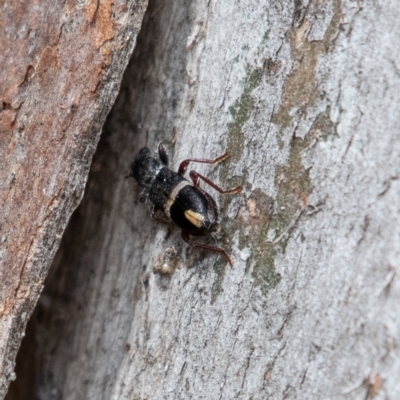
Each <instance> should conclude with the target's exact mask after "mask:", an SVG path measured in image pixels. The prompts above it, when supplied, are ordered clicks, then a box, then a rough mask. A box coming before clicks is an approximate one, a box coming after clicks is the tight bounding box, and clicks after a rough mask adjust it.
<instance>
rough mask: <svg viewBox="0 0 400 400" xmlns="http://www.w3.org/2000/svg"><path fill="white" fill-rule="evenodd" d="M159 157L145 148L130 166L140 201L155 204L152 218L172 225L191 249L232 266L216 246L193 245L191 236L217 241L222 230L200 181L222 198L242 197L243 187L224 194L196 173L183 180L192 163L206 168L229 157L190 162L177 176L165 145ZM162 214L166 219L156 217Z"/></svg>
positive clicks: (181, 167)
mask: <svg viewBox="0 0 400 400" xmlns="http://www.w3.org/2000/svg"><path fill="white" fill-rule="evenodd" d="M158 156H159V159H156V158H155V157H153V156H152V154H151V152H150V150H149V149H148V148H147V147H144V148H143V149H141V150H140V151H139V153H138V154H137V155H136V157H135V158H134V160H133V162H132V164H131V168H130V169H131V170H130V176H132V177H133V178H135V180H136V181H137V183H138V184H139V186H140V187H141V188H142V189H143V192H142V197H141V201H142V202H145V201H146V200H147V199H149V200H150V201H151V202H152V203H153V211H152V217H153V218H154V219H155V220H157V221H160V222H163V223H166V224H168V225H170V226H171V222H173V223H174V224H175V225H177V226H178V227H179V228H180V229H181V230H182V239H183V240H184V241H185V242H186V243H187V244H189V245H190V246H193V247H197V248H201V249H205V250H210V251H214V252H217V253H220V254H222V255H223V256H224V257H225V258H226V260H227V261H228V263H229V264H230V265H231V266H233V262H232V260H231V258H230V257H229V255H228V253H227V252H226V251H225V250H224V249H222V248H220V247H216V246H212V245H209V244H202V243H196V242H193V241H192V240H191V239H190V235H193V236H210V237H211V238H212V239H213V240H214V241H216V239H217V234H218V233H219V231H220V229H221V227H220V224H219V219H218V208H217V205H216V203H215V201H214V199H213V198H212V197H211V195H210V194H209V193H207V192H206V191H205V190H202V189H200V180H203V181H204V182H205V183H207V184H208V185H210V186H211V187H212V188H214V189H215V190H217V191H218V192H219V193H223V194H234V193H239V192H240V191H241V190H242V187H241V186H238V187H236V188H235V189H231V190H223V189H221V188H220V187H219V186H217V185H216V184H215V183H214V182H212V181H210V180H209V179H207V178H206V177H204V176H203V175H200V174H199V173H197V172H196V171H190V173H189V175H190V178H191V180H192V182H190V181H188V180H187V179H185V178H184V177H183V175H184V174H185V172H186V170H187V167H188V165H189V163H190V162H197V163H203V164H218V163H220V162H221V161H223V160H225V159H226V158H228V157H229V154H228V153H225V154H224V155H222V156H221V157H218V158H216V159H215V160H206V159H198V158H189V159H187V160H184V161H182V162H181V164H180V166H179V169H178V172H174V171H172V170H170V169H169V168H168V155H167V152H166V150H165V148H164V146H163V144H162V143H160V145H159V146H158ZM158 211H162V212H163V213H164V216H163V217H158V216H157V215H156V213H157V212H158Z"/></svg>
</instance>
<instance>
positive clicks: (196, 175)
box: [189, 171, 242, 194]
mask: <svg viewBox="0 0 400 400" xmlns="http://www.w3.org/2000/svg"><path fill="white" fill-rule="evenodd" d="M189 175H190V177H191V178H192V181H193V185H194V186H196V187H199V185H200V182H199V179H201V180H203V181H204V182H205V183H207V184H209V185H210V186H211V187H213V188H214V189H215V190H216V191H218V192H220V193H222V194H236V193H239V192H241V191H242V186H241V185H239V186H238V187H235V188H234V189H228V190H224V189H222V188H220V187H219V186H217V185H216V184H215V183H214V182H213V181H211V180H210V179H208V178H206V177H205V176H203V175H200V174H199V173H198V172H196V171H190V174H189Z"/></svg>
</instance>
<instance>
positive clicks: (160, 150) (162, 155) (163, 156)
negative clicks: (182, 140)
mask: <svg viewBox="0 0 400 400" xmlns="http://www.w3.org/2000/svg"><path fill="white" fill-rule="evenodd" d="M158 156H159V157H160V160H161V162H162V163H163V164H164V165H165V166H166V167H168V153H167V150H165V147H164V144H163V142H160V144H159V145H158Z"/></svg>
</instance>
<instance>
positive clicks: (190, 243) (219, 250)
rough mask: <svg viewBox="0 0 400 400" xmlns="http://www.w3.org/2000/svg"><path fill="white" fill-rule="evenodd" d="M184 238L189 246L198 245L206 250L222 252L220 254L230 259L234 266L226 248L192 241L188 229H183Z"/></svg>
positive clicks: (230, 263) (231, 264) (229, 261)
mask: <svg viewBox="0 0 400 400" xmlns="http://www.w3.org/2000/svg"><path fill="white" fill-rule="evenodd" d="M182 239H183V240H184V241H185V242H186V243H187V244H188V245H189V246H192V247H197V248H198V249H204V250H208V251H213V252H215V253H220V254H222V255H223V256H224V257H225V259H226V261H228V263H229V265H230V266H231V267H232V268H233V261H232V259H231V258H230V256H229V254H228V253H227V252H226V251H225V250H224V249H222V248H221V247H216V246H210V245H207V244H200V243H196V242H192V241H191V240H190V237H189V233H188V232H186V231H182Z"/></svg>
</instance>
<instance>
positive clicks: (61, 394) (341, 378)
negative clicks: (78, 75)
mask: <svg viewBox="0 0 400 400" xmlns="http://www.w3.org/2000/svg"><path fill="white" fill-rule="evenodd" d="M399 18H400V8H399V7H398V3H397V2H395V1H390V0H389V1H385V2H383V1H357V2H355V1H350V0H347V1H345V0H343V1H340V0H330V1H326V2H320V1H317V0H315V1H306V0H304V1H300V0H299V1H297V0H296V1H292V2H290V1H287V2H284V1H282V2H281V1H272V0H271V1H261V2H260V1H256V0H248V1H232V0H219V1H209V2H203V1H197V0H195V1H188V0H186V1H185V0H177V1H174V2H163V1H161V0H154V1H151V2H150V5H149V8H148V10H147V13H146V15H145V18H144V23H143V26H142V29H141V32H140V34H139V36H138V41H137V46H136V48H135V51H134V54H133V57H132V59H131V62H130V65H129V67H128V69H127V71H126V73H125V77H124V80H123V83H122V88H121V91H120V94H119V97H118V99H117V101H116V104H115V105H114V108H113V110H112V113H111V114H110V116H109V118H108V120H107V123H106V125H105V127H104V129H103V135H102V139H101V141H100V144H99V147H98V150H97V153H96V155H95V157H94V161H93V164H92V167H91V172H90V177H89V181H88V185H87V189H86V193H85V196H84V199H83V201H82V203H81V205H80V207H79V208H78V209H77V211H76V212H75V213H74V215H73V217H72V219H71V221H70V223H69V226H68V228H67V231H66V232H65V234H64V237H63V240H62V243H61V246H60V249H59V251H58V253H57V255H56V257H55V260H54V263H53V266H52V268H51V272H50V274H49V277H48V280H47V282H46V286H45V290H44V292H43V294H42V296H41V299H40V301H39V305H38V307H37V309H36V312H35V314H34V317H33V318H32V320H31V322H30V325H29V332H30V334H29V335H28V337H27V340H26V342H25V343H26V347H25V349H26V351H24V355H23V356H21V360H25V363H24V362H23V361H21V364H20V365H21V366H22V367H23V366H25V370H29V371H31V372H30V374H31V375H32V374H34V376H35V380H34V382H33V383H31V386H30V387H31V388H32V393H35V394H36V396H37V397H38V398H40V399H46V400H47V399H68V400H70V399H96V400H97V399H121V400H122V399H152V400H154V399H189V398H193V399H234V398H239V399H253V400H255V399H266V398H268V399H326V398H329V399H365V398H374V397H377V398H382V399H383V398H385V399H397V398H400V383H399V379H398V376H399V375H400V362H399V360H400V354H399V353H400V351H399V348H400V347H399V345H400V343H399V341H400V339H399V338H400V322H399V321H400V318H399V315H400V311H399V307H398V304H399V301H400V291H399V289H398V287H399V278H398V273H397V272H398V269H399V260H400V228H399V217H400V181H399V177H400V163H399V159H400V140H399V139H400V127H399V123H398V121H399V111H400V96H399V90H398V88H399V87H400V73H399V68H400V61H399V58H398V54H400V41H399V40H398V38H399V37H400V25H399V24H398V21H399ZM161 140H165V141H168V140H169V141H172V142H174V144H173V145H170V146H169V147H170V150H171V158H172V165H173V168H175V169H176V167H177V166H178V165H179V161H181V160H182V159H185V158H188V157H202V158H215V157H217V156H219V155H221V154H222V153H224V152H225V151H229V152H230V154H231V157H230V158H229V159H228V160H227V161H225V162H224V163H223V164H221V165H219V166H217V167H214V168H213V167H210V166H204V165H195V164H193V165H191V166H190V167H193V169H196V170H198V171H199V172H200V173H202V174H204V175H207V176H208V177H210V178H212V179H213V180H214V181H215V182H217V183H218V184H219V185H220V186H222V187H227V188H228V187H234V186H235V185H237V184H239V183H242V184H243V186H244V191H243V193H241V194H240V195H237V196H229V195H226V196H219V195H217V193H215V192H214V191H213V189H211V188H209V189H208V188H207V190H209V192H210V193H212V194H213V195H214V196H215V197H216V198H217V199H218V203H219V205H220V208H221V216H222V223H223V227H224V231H225V232H224V239H223V240H222V241H221V245H223V246H224V248H226V249H227V251H228V252H229V253H230V254H231V255H232V258H233V260H234V263H235V265H234V268H232V269H231V268H230V267H229V265H227V264H226V262H225V260H224V259H223V258H222V257H220V256H219V255H216V254H213V253H207V252H204V251H199V250H197V249H192V248H188V247H187V246H186V245H185V244H184V243H183V242H182V240H181V238H180V233H179V232H178V230H175V232H174V233H173V234H172V235H171V236H170V237H169V238H165V236H166V233H167V229H166V227H164V226H162V225H161V226H159V225H157V224H156V223H155V222H154V221H153V220H151V218H150V216H149V207H148V206H146V205H143V204H141V203H140V202H139V199H140V190H139V188H138V187H137V185H135V184H134V182H133V181H131V180H127V179H124V177H125V175H127V173H128V168H129V164H130V162H131V160H132V158H133V156H134V154H135V153H136V152H137V151H138V150H139V149H140V148H141V147H143V146H145V145H147V146H148V147H149V148H151V149H154V150H155V149H156V145H157V143H158V142H159V141H161ZM203 187H204V186H203ZM27 360H29V363H28V361H27ZM28 364H29V365H31V366H29V365H28ZM27 365H28V366H27ZM22 367H21V368H22ZM22 369H23V368H22ZM32 369H34V372H32ZM17 375H18V371H17ZM26 376H27V375H26V373H25V374H24V373H22V374H21V381H20V382H21V383H20V384H19V385H20V386H19V387H22V382H24V377H26ZM18 379H20V378H19V377H18ZM18 379H17V381H16V386H17V385H18ZM25 382H26V381H25ZM16 386H15V387H14V388H13V389H12V390H15V392H14V395H13V394H10V396H9V399H8V400H10V399H12V398H14V399H17V398H21V397H18V396H17V395H16V394H15V393H18V388H17V387H16ZM10 393H11V391H10ZM13 396H14V397H13Z"/></svg>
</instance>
